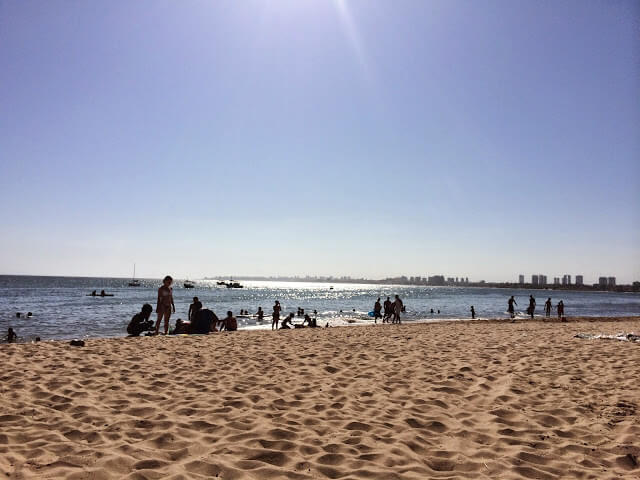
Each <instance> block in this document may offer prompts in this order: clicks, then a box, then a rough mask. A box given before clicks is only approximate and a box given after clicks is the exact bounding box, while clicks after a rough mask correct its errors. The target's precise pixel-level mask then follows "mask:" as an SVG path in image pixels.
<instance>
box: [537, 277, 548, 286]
mask: <svg viewBox="0 0 640 480" xmlns="http://www.w3.org/2000/svg"><path fill="white" fill-rule="evenodd" d="M546 284H547V276H546V275H538V285H546Z"/></svg>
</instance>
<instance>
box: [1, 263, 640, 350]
mask: <svg viewBox="0 0 640 480" xmlns="http://www.w3.org/2000/svg"><path fill="white" fill-rule="evenodd" d="M128 282H129V280H128V279H124V278H88V277H40V276H11V275H1V276H0V336H4V335H5V334H6V331H7V328H8V327H13V329H14V330H15V331H16V332H17V334H18V336H19V337H20V340H21V341H28V340H31V339H33V338H35V337H36V336H39V337H40V338H41V339H42V340H52V339H69V338H91V337H120V336H125V335H126V327H127V324H128V323H129V320H130V319H131V317H132V316H133V315H134V314H135V313H137V312H139V311H140V308H141V306H142V304H144V303H150V304H151V305H152V306H153V307H154V310H155V303H156V299H157V288H158V287H159V286H160V283H161V282H160V280H159V279H141V283H142V285H141V286H140V287H128V286H127V284H128ZM195 284H196V288H193V289H185V288H183V281H182V280H179V281H176V283H175V285H174V290H173V295H174V300H175V305H176V313H175V314H174V315H173V316H172V317H171V324H172V325H173V324H174V323H175V320H176V319H178V318H182V319H183V320H186V318H187V312H188V309H189V305H190V303H191V302H192V298H193V297H194V296H197V297H198V298H199V299H200V301H201V302H202V303H203V304H204V306H205V308H209V309H211V310H213V311H214V312H215V313H216V314H217V315H218V316H219V317H220V318H222V317H224V316H225V314H226V312H227V310H231V311H233V312H234V314H236V315H237V313H238V312H239V311H240V310H241V309H242V310H248V311H249V312H250V313H252V314H253V313H255V312H256V311H257V309H258V307H259V306H261V307H262V308H263V309H264V311H265V314H266V317H265V322H264V323H263V324H260V323H257V322H256V320H255V318H239V319H238V320H239V325H238V326H239V328H240V329H260V328H270V327H271V318H270V314H271V311H272V306H273V303H274V301H275V300H279V301H280V303H281V304H282V306H283V315H282V317H284V316H285V315H286V314H287V313H289V312H294V313H295V312H296V310H297V309H298V307H300V308H304V309H305V311H306V312H312V311H313V310H317V311H318V314H317V320H318V324H319V325H321V326H324V325H325V324H327V323H328V324H329V325H331V326H338V325H364V324H371V323H373V319H372V318H371V317H369V316H368V315H367V313H368V312H369V311H371V310H373V304H374V302H375V300H376V298H377V297H381V298H382V301H384V299H385V298H386V297H387V296H390V297H391V298H392V299H393V296H394V295H395V294H398V295H400V298H402V300H403V301H404V304H405V306H406V308H407V312H406V314H404V315H403V317H402V318H403V321H407V322H411V321H442V320H468V319H470V311H469V309H470V307H471V305H473V306H474V307H475V310H476V315H477V317H478V318H480V319H488V318H506V317H507V314H506V313H505V312H506V309H507V299H508V298H509V297H510V296H511V295H514V296H515V298H516V302H517V303H518V307H517V314H518V316H519V317H521V318H524V317H526V315H525V314H524V311H525V310H526V308H527V306H528V298H529V294H530V293H532V294H533V295H534V297H536V301H537V304H538V307H537V309H536V315H537V316H540V315H541V314H543V310H544V308H543V305H544V302H545V301H546V299H547V298H548V297H551V299H552V302H553V305H554V307H555V305H556V304H557V303H558V301H559V300H563V302H564V305H565V315H567V316H594V317H596V316H603V317H610V316H628V315H640V294H638V293H614V292H582V291H553V290H546V291H545V290H532V291H528V290H524V289H514V290H511V289H501V288H477V287H425V286H394V285H368V284H340V283H336V284H332V285H330V284H327V283H303V282H258V281H251V282H249V281H248V282H242V284H243V285H244V288H242V289H228V288H225V287H224V286H217V285H216V282H215V281H213V280H199V281H196V282H195ZM330 287H333V289H331V288H330ZM103 289H104V290H105V291H106V292H107V293H111V294H113V295H114V296H113V297H104V298H101V297H91V296H88V295H89V294H90V293H91V292H92V291H93V290H97V291H98V293H99V292H100V290H103ZM431 309H433V310H434V313H433V314H432V313H431ZM438 310H440V313H439V314H438V313H437V312H438ZM18 312H20V313H21V318H17V317H16V313H18ZM27 312H32V314H33V316H32V317H26V314H27ZM553 313H555V311H554V312H553ZM155 318H156V317H155V313H154V314H153V315H152V319H154V320H155ZM297 321H298V322H299V321H301V319H298V320H297ZM0 338H1V337H0Z"/></svg>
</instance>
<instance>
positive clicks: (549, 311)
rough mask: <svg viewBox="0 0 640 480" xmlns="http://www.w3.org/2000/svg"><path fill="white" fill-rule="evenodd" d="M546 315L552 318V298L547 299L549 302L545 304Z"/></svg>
mask: <svg viewBox="0 0 640 480" xmlns="http://www.w3.org/2000/svg"><path fill="white" fill-rule="evenodd" d="M544 313H545V314H546V315H547V317H550V316H551V297H549V298H547V301H546V302H544Z"/></svg>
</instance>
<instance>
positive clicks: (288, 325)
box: [280, 313, 295, 330]
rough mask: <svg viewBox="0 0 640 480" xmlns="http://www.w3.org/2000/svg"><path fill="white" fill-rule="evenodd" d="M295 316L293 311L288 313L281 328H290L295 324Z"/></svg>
mask: <svg viewBox="0 0 640 480" xmlns="http://www.w3.org/2000/svg"><path fill="white" fill-rule="evenodd" d="M294 316H295V315H294V314H293V313H290V314H289V315H287V316H286V317H285V319H284V320H283V321H282V326H281V327H280V330H289V329H290V328H291V325H293V317H294Z"/></svg>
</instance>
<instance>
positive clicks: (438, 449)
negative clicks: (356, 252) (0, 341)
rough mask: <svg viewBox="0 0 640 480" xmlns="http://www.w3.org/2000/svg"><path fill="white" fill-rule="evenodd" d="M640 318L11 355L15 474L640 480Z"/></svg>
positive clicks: (104, 344) (7, 373) (6, 429)
mask: <svg viewBox="0 0 640 480" xmlns="http://www.w3.org/2000/svg"><path fill="white" fill-rule="evenodd" d="M621 331H624V332H631V331H635V332H636V333H640V319H639V318H635V319H615V320H606V321H605V320H593V319H592V320H589V321H587V320H576V319H571V321H570V322H569V323H558V322H557V321H556V322H553V323H542V322H541V321H539V320H536V321H524V322H518V323H515V324H511V323H508V322H505V321H476V322H464V323H463V322H456V323H439V324H413V325H412V324H406V325H402V326H395V325H378V326H371V327H345V328H329V329H316V330H310V329H304V330H291V331H279V332H271V331H252V332H234V333H225V334H214V335H210V336H207V337H189V338H186V337H178V338H137V339H125V338H123V339H104V340H88V341H87V344H86V346H85V347H72V346H70V345H69V344H68V343H67V342H42V343H39V344H22V345H0V360H1V361H2V365H3V371H2V373H0V478H69V479H111V478H114V479H121V478H126V479H143V478H148V479H157V478H163V479H164V478H171V479H199V478H221V479H244V478H248V479H270V478H278V479H279V478H283V479H315V478H332V479H333V478H340V479H364V478H367V479H369V478H373V479H385V480H388V479H428V478H436V479H438V478H443V479H457V478H473V479H479V478H486V479H496V478H500V479H552V478H578V479H582V478H583V479H608V478H640V466H639V465H638V463H637V462H639V461H640V459H638V456H640V405H639V404H640V344H637V343H632V342H619V341H612V340H582V339H578V338H573V336H574V334H576V333H578V332H583V333H618V332H621Z"/></svg>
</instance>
